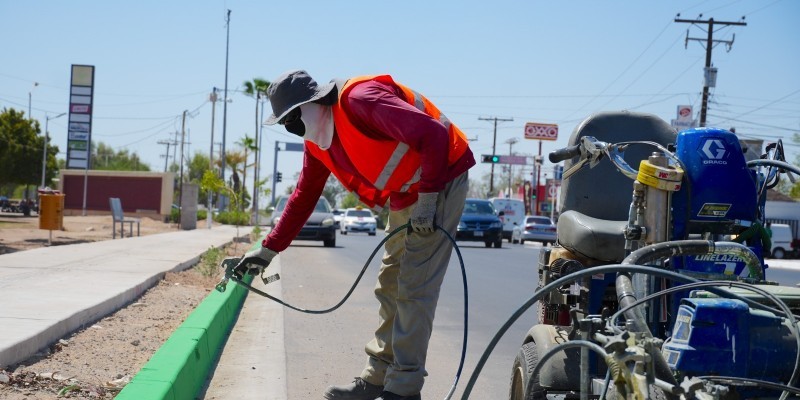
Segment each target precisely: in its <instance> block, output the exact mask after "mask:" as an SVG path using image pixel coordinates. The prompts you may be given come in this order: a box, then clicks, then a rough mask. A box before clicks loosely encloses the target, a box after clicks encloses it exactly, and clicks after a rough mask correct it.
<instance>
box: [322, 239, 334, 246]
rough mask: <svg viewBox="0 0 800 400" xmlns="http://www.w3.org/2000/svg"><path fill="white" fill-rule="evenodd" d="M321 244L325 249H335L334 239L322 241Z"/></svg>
mask: <svg viewBox="0 0 800 400" xmlns="http://www.w3.org/2000/svg"><path fill="white" fill-rule="evenodd" d="M322 244H324V245H325V247H336V238H333V239H327V240H323V241H322Z"/></svg>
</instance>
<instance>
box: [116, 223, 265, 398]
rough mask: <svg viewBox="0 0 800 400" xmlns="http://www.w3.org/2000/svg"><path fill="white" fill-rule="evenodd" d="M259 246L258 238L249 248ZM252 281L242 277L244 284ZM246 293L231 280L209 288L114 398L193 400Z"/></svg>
mask: <svg viewBox="0 0 800 400" xmlns="http://www.w3.org/2000/svg"><path fill="white" fill-rule="evenodd" d="M262 239H263V238H262ZM260 245H261V240H258V241H256V242H255V243H254V244H253V246H252V247H250V250H253V249H256V248H257V247H258V246H260ZM252 280H253V277H252V276H246V277H245V282H247V283H250V282H251V281H252ZM245 295H247V289H245V288H243V287H242V286H239V285H237V284H235V283H232V282H231V283H229V284H228V290H226V291H225V292H223V293H220V292H218V291H216V290H212V291H211V293H209V295H208V296H206V298H205V299H204V300H203V301H202V302H201V303H200V305H198V306H197V308H196V309H195V310H194V311H192V313H191V314H189V316H188V317H186V320H185V321H183V323H182V324H181V325H180V326H179V327H178V329H176V330H175V332H173V334H172V335H171V336H170V337H169V339H167V341H166V342H164V344H163V345H162V346H161V347H160V348H159V349H158V351H156V352H155V354H153V357H151V358H150V360H149V361H148V362H147V364H145V365H144V366H143V367H142V369H141V370H140V371H139V372H138V373H137V374H136V375H135V376H134V377H133V379H131V382H130V383H128V384H127V385H125V388H123V389H122V391H121V392H120V393H119V395H117V397H115V399H116V400H141V399H153V400H157V399H164V400H179V399H194V398H195V396H196V395H197V393H199V392H200V389H202V388H203V385H205V382H206V379H207V378H208V373H209V372H210V370H211V367H212V366H213V364H214V361H215V360H216V359H217V357H218V356H219V353H220V351H221V350H222V345H223V343H224V341H225V339H226V338H227V335H228V333H229V332H230V331H231V329H232V328H233V322H234V320H235V319H236V317H237V315H238V313H239V309H240V308H241V307H242V303H243V302H244V298H245Z"/></svg>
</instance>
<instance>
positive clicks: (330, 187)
mask: <svg viewBox="0 0 800 400" xmlns="http://www.w3.org/2000/svg"><path fill="white" fill-rule="evenodd" d="M346 192H347V191H346V190H345V188H344V186H342V184H341V183H340V182H339V180H338V179H336V177H335V176H333V174H331V175H330V176H329V177H328V181H327V182H325V189H323V190H322V195H323V196H325V198H326V199H328V202H329V203H331V205H332V206H333V207H336V205H337V204H338V203H339V202H340V201H341V197H342V196H343V195H344V194H345V193H346Z"/></svg>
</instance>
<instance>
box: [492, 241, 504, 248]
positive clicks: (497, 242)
mask: <svg viewBox="0 0 800 400" xmlns="http://www.w3.org/2000/svg"><path fill="white" fill-rule="evenodd" d="M494 247H495V248H496V249H499V248H501V247H503V238H500V239H497V241H496V242H494Z"/></svg>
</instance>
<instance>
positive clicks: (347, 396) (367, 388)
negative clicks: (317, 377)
mask: <svg viewBox="0 0 800 400" xmlns="http://www.w3.org/2000/svg"><path fill="white" fill-rule="evenodd" d="M382 392H383V386H378V385H373V384H371V383H369V382H367V381H365V380H363V379H361V378H355V379H354V380H353V383H351V384H349V385H343V386H329V387H328V388H327V389H325V393H324V394H323V396H325V398H326V399H328V400H375V398H376V397H378V396H380V395H381V393H382Z"/></svg>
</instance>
